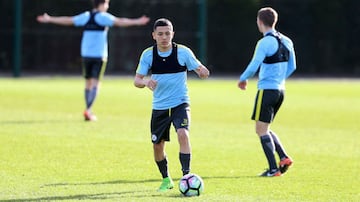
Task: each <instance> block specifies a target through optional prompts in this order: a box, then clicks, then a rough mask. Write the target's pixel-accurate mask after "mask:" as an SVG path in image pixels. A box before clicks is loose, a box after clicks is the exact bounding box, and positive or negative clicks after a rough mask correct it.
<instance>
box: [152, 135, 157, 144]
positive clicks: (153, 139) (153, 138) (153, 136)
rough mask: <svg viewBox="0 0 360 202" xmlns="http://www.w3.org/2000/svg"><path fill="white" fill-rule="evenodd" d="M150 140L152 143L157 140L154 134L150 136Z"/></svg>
mask: <svg viewBox="0 0 360 202" xmlns="http://www.w3.org/2000/svg"><path fill="white" fill-rule="evenodd" d="M151 140H152V141H153V142H155V141H156V140H157V137H156V135H155V134H152V135H151Z"/></svg>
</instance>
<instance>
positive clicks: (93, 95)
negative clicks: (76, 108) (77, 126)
mask: <svg viewBox="0 0 360 202" xmlns="http://www.w3.org/2000/svg"><path fill="white" fill-rule="evenodd" d="M97 91H98V90H97V87H94V88H93V89H91V91H90V94H89V107H88V108H90V107H91V106H92V105H93V103H94V101H95V98H96V96H97Z"/></svg>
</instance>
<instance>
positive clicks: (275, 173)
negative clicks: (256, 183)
mask: <svg viewBox="0 0 360 202" xmlns="http://www.w3.org/2000/svg"><path fill="white" fill-rule="evenodd" d="M279 176H281V172H280V170H279V169H276V170H269V169H268V170H265V171H264V172H263V173H261V174H260V175H259V177H279Z"/></svg>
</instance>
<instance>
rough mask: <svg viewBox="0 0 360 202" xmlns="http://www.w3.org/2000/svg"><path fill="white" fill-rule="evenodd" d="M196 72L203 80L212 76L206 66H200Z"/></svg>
mask: <svg viewBox="0 0 360 202" xmlns="http://www.w3.org/2000/svg"><path fill="white" fill-rule="evenodd" d="M195 72H196V74H197V75H198V76H199V77H200V78H201V79H206V78H208V77H209V75H210V71H209V70H208V69H207V68H206V67H205V66H204V65H200V66H199V67H198V68H196V69H195Z"/></svg>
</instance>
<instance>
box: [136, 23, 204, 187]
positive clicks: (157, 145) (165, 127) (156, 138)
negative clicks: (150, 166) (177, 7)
mask: <svg viewBox="0 0 360 202" xmlns="http://www.w3.org/2000/svg"><path fill="white" fill-rule="evenodd" d="M152 37H153V39H154V40H155V41H156V44H155V45H154V46H152V47H149V48H147V49H145V50H144V51H143V53H142V55H141V57H140V61H139V64H138V67H137V70H136V75H135V78H134V85H135V86H136V87H138V88H144V87H147V88H148V89H150V90H151V91H153V103H152V107H153V110H152V117H151V141H152V143H153V150H154V159H155V162H156V164H157V166H158V168H159V171H160V173H161V175H162V178H163V181H162V183H161V185H160V187H159V189H158V191H160V192H163V191H167V190H168V189H172V188H173V187H174V183H173V181H172V179H171V177H170V175H169V171H168V161H167V155H166V153H165V141H170V136H169V135H170V126H171V123H172V124H173V126H174V127H175V130H176V133H177V138H178V142H179V145H180V152H179V160H180V163H181V166H182V172H183V175H185V174H188V173H189V172H190V159H191V146H190V139H189V126H190V105H189V95H188V89H187V84H186V81H187V71H195V72H196V73H197V75H198V76H199V77H200V78H202V79H205V78H207V77H208V76H209V70H208V69H207V68H206V67H205V66H204V65H202V64H201V63H200V61H199V60H198V59H196V57H195V56H194V54H193V52H192V51H191V50H190V49H189V48H187V47H186V46H184V45H180V44H176V43H173V42H172V40H173V37H174V31H173V25H172V23H171V22H170V21H169V20H168V19H165V18H161V19H158V20H156V22H155V23H154V26H153V32H152ZM149 73H151V77H150V78H148V77H146V76H147V75H148V74H149Z"/></svg>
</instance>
